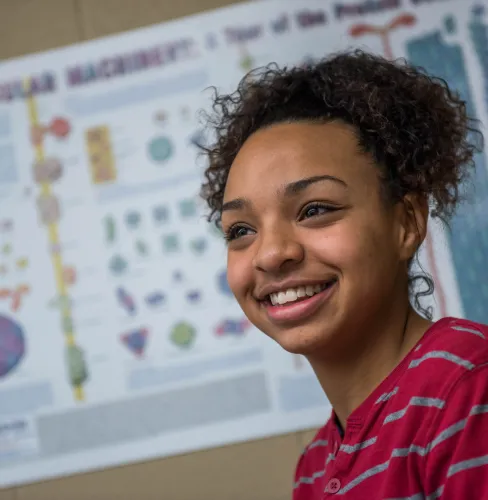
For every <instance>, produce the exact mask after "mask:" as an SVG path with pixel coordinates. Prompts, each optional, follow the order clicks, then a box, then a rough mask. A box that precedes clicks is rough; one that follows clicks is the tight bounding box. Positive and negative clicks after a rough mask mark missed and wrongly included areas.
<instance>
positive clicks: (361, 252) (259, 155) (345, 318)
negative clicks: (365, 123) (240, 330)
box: [222, 122, 417, 355]
mask: <svg viewBox="0 0 488 500" xmlns="http://www.w3.org/2000/svg"><path fill="white" fill-rule="evenodd" d="M378 173H379V170H378V167H377V166H375V165H374V164H373V162H372V159H371V158H370V157H369V156H368V155H366V154H364V153H363V152H362V151H361V150H360V149H359V145H358V142H357V138H356V136H355V134H354V132H353V129H352V128H351V127H349V126H347V125H344V124H341V123H338V122H334V123H327V124H314V123H307V122H301V123H291V124H290V123H286V124H278V125H273V126H271V127H269V128H265V129H261V130H259V131H257V132H256V133H255V134H253V135H252V136H251V137H250V138H249V139H248V140H247V141H246V142H245V144H244V145H243V147H242V148H241V150H240V151H239V153H238V155H237V157H236V159H235V161H234V163H233V164H232V167H231V169H230V173H229V177H228V181H227V185H226V189H225V194H224V206H223V210H222V227H223V230H224V232H225V233H226V237H227V239H228V263H227V271H228V272H227V278H228V281H229V285H230V288H231V289H232V291H233V293H234V295H235V296H236V299H237V301H238V302H239V304H240V306H241V308H242V309H243V311H244V312H245V314H246V315H247V317H248V318H249V319H250V320H251V321H252V323H254V324H255V325H256V326H257V327H258V328H259V329H260V330H262V331H263V332H265V333H266V334H267V335H269V336H270V337H271V338H273V339H274V340H275V341H276V342H278V343H279V344H280V345H281V346H282V347H283V348H284V349H286V350H288V351H290V352H295V353H300V354H305V355H310V354H313V353H317V352H322V353H327V352H328V353H330V354H333V353H334V352H339V350H342V349H348V346H351V345H354V344H352V343H361V340H363V337H361V338H356V337H355V335H356V334H355V333H354V332H358V331H362V332H363V335H364V338H366V337H367V333H368V329H369V327H370V326H372V325H374V323H375V322H377V321H378V320H379V318H381V317H382V315H383V316H384V315H387V311H388V309H389V306H390V305H391V303H392V301H394V300H396V299H397V298H399V297H401V298H402V300H408V294H406V292H407V261H408V259H409V258H411V257H412V255H413V253H414V252H415V249H416V247H417V234H416V233H415V231H413V230H412V226H411V224H410V222H411V221H410V222H409V218H408V216H406V215H405V211H404V210H402V209H401V208H402V207H403V205H400V204H397V205H395V206H394V205H393V204H389V203H388V202H387V201H386V200H385V199H384V197H382V195H381V189H380V187H381V186H380V179H379V175H378ZM414 233H415V234H414ZM385 311H386V312H385Z"/></svg>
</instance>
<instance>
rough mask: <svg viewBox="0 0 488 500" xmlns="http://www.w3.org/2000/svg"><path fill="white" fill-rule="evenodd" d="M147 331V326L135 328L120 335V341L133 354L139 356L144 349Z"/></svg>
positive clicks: (142, 353)
mask: <svg viewBox="0 0 488 500" xmlns="http://www.w3.org/2000/svg"><path fill="white" fill-rule="evenodd" d="M148 336H149V331H148V329H147V328H136V329H135V330H131V331H129V332H126V333H123V334H122V335H121V336H120V340H121V341H122V343H123V344H124V345H125V346H126V347H127V349H129V350H130V352H131V353H132V354H134V356H136V357H138V358H140V357H142V356H143V355H144V351H145V349H146V344H147V339H148Z"/></svg>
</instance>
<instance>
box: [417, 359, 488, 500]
mask: <svg viewBox="0 0 488 500" xmlns="http://www.w3.org/2000/svg"><path fill="white" fill-rule="evenodd" d="M431 437H432V439H431V440H430V442H429V444H428V446H427V449H426V453H427V457H426V462H425V464H426V469H425V476H424V477H425V486H426V487H425V495H426V498H428V499H440V500H460V499H465V498H466V499H467V498H480V499H481V498H487V499H488V365H481V366H478V367H476V368H474V369H473V370H471V371H470V372H468V373H466V374H465V375H464V376H463V377H462V378H461V379H459V381H458V382H457V383H456V385H455V386H454V387H453V388H452V389H451V392H450V394H448V396H447V398H446V400H445V406H444V408H443V409H442V410H441V412H440V414H439V417H438V420H437V421H436V422H434V425H433V432H432V436H431Z"/></svg>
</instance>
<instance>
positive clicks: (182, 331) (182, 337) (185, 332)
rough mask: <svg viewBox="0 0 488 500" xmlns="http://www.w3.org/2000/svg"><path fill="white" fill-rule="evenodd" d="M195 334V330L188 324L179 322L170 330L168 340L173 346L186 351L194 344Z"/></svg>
mask: <svg viewBox="0 0 488 500" xmlns="http://www.w3.org/2000/svg"><path fill="white" fill-rule="evenodd" d="M196 333H197V332H196V330H195V328H194V327H193V326H192V325H190V323H187V322H186V321H181V322H180V323H177V324H176V325H175V326H174V327H173V328H172V329H171V333H170V340H171V342H172V343H173V344H174V345H176V346H178V347H182V348H186V349H187V348H189V347H191V346H192V345H193V344H194V342H195V338H196Z"/></svg>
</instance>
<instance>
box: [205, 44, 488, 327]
mask: <svg viewBox="0 0 488 500" xmlns="http://www.w3.org/2000/svg"><path fill="white" fill-rule="evenodd" d="M213 111H214V114H213V115H212V116H207V120H208V124H209V125H210V127H211V128H212V130H213V132H214V133H215V142H214V144H212V145H211V146H209V147H203V150H204V154H205V156H206V157H207V159H208V163H209V164H208V167H207V169H206V171H205V182H204V183H203V185H202V189H201V195H202V197H203V198H204V199H205V200H206V202H207V204H208V206H209V208H210V214H209V216H208V219H209V221H214V222H216V223H217V225H220V217H221V209H222V203H223V197H224V190H225V186H226V182H227V178H228V175H229V171H230V168H231V166H232V163H233V161H234V159H235V157H236V155H237V153H238V152H239V150H240V148H241V147H242V145H243V144H244V142H245V141H246V140H247V139H248V138H249V136H250V135H251V134H253V133H254V132H256V131H257V130H259V129H261V128H263V127H267V126H271V125H273V124H276V123H280V122H294V121H318V122H329V121H332V120H340V121H342V122H345V123H347V124H350V125H352V126H353V127H354V128H355V130H356V132H357V135H358V141H359V144H360V146H361V148H362V150H363V151H364V152H365V153H369V154H371V155H372V157H373V158H374V160H375V163H376V164H377V165H378V168H379V171H380V173H381V178H382V184H383V191H384V192H385V193H386V194H387V195H388V198H389V199H390V200H391V201H393V202H396V201H399V200H401V199H402V198H403V197H404V196H405V195H406V194H407V193H415V194H418V195H421V196H425V197H426V198H427V199H428V200H429V205H430V212H431V215H432V216H433V217H440V218H441V219H442V220H443V221H444V222H447V221H448V220H449V218H450V217H451V215H452V214H453V212H454V210H455V208H456V206H457V204H458V202H459V201H460V199H461V198H462V196H461V195H462V189H461V187H462V185H463V183H464V181H465V180H466V179H467V178H468V176H469V174H470V171H471V169H472V168H473V167H474V160H473V157H474V154H475V153H476V152H477V151H480V150H481V148H482V142H483V141H482V136H481V133H480V132H479V131H478V130H477V129H476V128H475V120H473V119H471V118H470V117H468V115H467V112H466V103H465V102H464V101H463V100H462V99H461V98H460V96H459V95H458V93H456V92H454V91H453V90H451V89H450V88H449V87H448V85H447V83H446V82H445V81H444V80H442V79H440V78H436V77H433V76H430V75H429V74H428V73H427V72H426V71H425V70H423V69H422V68H418V67H413V66H410V65H408V64H407V63H406V62H405V61H404V60H397V61H389V60H387V59H385V58H383V57H380V56H376V55H372V54H368V53H366V52H364V51H362V50H354V51H346V52H341V53H336V54H332V55H330V56H329V57H327V58H325V59H322V60H320V61H318V62H314V63H309V64H307V65H306V66H302V67H292V68H286V67H285V68H280V67H278V66H277V65H276V64H270V65H268V66H266V67H264V68H260V69H257V70H254V71H252V72H250V73H249V74H248V75H246V76H245V77H244V78H243V79H242V80H241V82H240V84H239V86H238V88H237V90H236V91H235V92H234V93H232V94H228V95H218V94H217V93H215V96H214V103H213ZM419 280H423V281H424V282H425V283H426V284H427V289H426V290H423V291H420V292H417V293H416V295H415V305H416V307H417V309H419V310H421V311H422V312H423V313H424V314H425V315H426V316H428V317H429V316H430V317H431V316H432V314H431V311H429V310H426V309H423V308H422V307H421V306H420V304H419V297H422V296H425V295H429V294H430V293H432V291H433V282H432V279H431V278H430V277H428V276H426V275H425V273H424V274H423V275H416V276H411V277H410V286H411V290H412V289H413V288H414V286H415V284H416V282H418V281H419Z"/></svg>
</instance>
